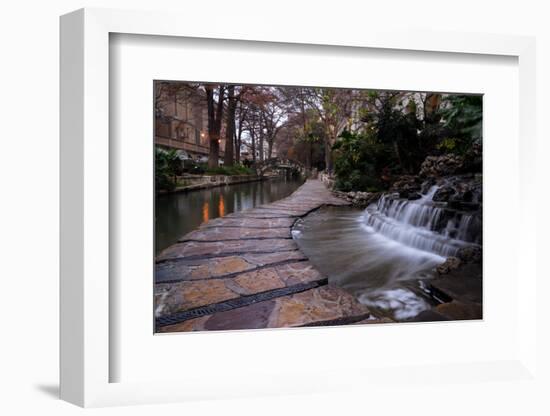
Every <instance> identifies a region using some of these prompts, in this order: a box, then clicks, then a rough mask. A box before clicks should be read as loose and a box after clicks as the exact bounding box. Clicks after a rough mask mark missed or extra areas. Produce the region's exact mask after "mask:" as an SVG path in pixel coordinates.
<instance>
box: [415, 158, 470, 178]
mask: <svg viewBox="0 0 550 416" xmlns="http://www.w3.org/2000/svg"><path fill="white" fill-rule="evenodd" d="M463 166H464V159H463V158H462V157H460V156H458V155H453V154H447V155H442V156H428V157H427V158H426V159H425V160H424V162H422V165H421V166H420V173H419V176H420V177H421V178H428V177H436V178H439V177H443V176H449V175H454V174H456V173H459V172H461V171H462V169H463Z"/></svg>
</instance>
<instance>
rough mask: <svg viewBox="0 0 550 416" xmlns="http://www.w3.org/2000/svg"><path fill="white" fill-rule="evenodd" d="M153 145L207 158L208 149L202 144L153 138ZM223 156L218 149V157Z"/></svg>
mask: <svg viewBox="0 0 550 416" xmlns="http://www.w3.org/2000/svg"><path fill="white" fill-rule="evenodd" d="M155 144H158V145H161V146H166V147H171V148H173V149H179V150H185V151H187V152H193V153H199V154H202V155H205V156H208V154H209V151H210V148H209V147H208V146H204V145H202V144H197V143H193V142H188V141H185V140H181V139H175V138H171V137H163V136H158V135H157V136H155ZM224 154H225V152H224V150H222V149H220V157H222V156H223V155H224Z"/></svg>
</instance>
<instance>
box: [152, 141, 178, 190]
mask: <svg viewBox="0 0 550 416" xmlns="http://www.w3.org/2000/svg"><path fill="white" fill-rule="evenodd" d="M182 172H183V168H182V164H181V160H180V158H179V156H178V153H177V151H176V150H174V149H171V150H164V149H161V148H159V147H157V148H156V149H155V189H156V190H157V191H160V190H164V191H170V190H172V189H174V188H175V186H176V183H177V176H178V175H181V173H182Z"/></svg>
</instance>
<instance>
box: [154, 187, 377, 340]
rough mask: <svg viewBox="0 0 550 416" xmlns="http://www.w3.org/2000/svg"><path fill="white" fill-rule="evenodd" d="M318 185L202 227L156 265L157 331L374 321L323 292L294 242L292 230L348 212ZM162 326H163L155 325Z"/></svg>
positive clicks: (343, 298) (352, 303)
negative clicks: (307, 220) (299, 223)
mask: <svg viewBox="0 0 550 416" xmlns="http://www.w3.org/2000/svg"><path fill="white" fill-rule="evenodd" d="M347 204H348V202H346V201H344V200H341V199H338V198H336V197H334V196H333V195H332V194H331V193H330V192H329V191H328V190H327V189H326V188H325V187H324V185H323V184H322V183H321V182H320V181H317V180H308V181H307V182H306V183H305V184H304V185H302V186H301V187H300V188H299V189H298V190H296V191H295V192H294V193H293V194H292V195H290V196H289V197H287V198H284V199H282V200H280V201H277V202H275V203H272V204H266V205H262V206H260V207H257V208H253V209H249V210H245V211H240V212H237V213H234V214H230V215H228V216H226V217H222V218H216V219H214V220H211V221H209V222H207V223H205V224H202V225H201V226H200V227H199V228H198V229H197V230H195V231H193V232H191V233H189V234H187V235H185V236H183V237H182V238H181V239H180V241H179V242H178V243H176V244H174V245H172V246H170V247H168V248H167V249H166V250H164V251H163V252H162V253H161V254H160V255H159V256H158V257H157V264H156V268H155V279H156V285H155V315H156V317H157V330H158V331H160V332H180V331H198V330H222V329H224V330H227V329H255V328H277V327H292V326H304V325H306V326H307V325H318V324H319V325H340V324H345V323H356V322H360V321H365V320H367V319H369V318H372V316H371V315H370V313H369V311H368V309H367V308H366V307H365V306H363V305H361V304H360V303H358V302H357V301H356V300H355V298H354V297H353V296H352V295H350V294H348V293H347V292H345V291H343V290H341V289H339V288H337V287H334V286H331V285H327V279H326V276H323V275H322V274H321V273H320V272H319V271H318V270H316V269H315V267H314V266H313V265H312V264H311V263H310V262H309V261H308V260H307V258H306V257H305V256H304V254H303V253H302V252H300V251H299V249H298V246H297V245H296V243H295V242H294V241H293V240H292V238H291V228H292V226H293V224H294V222H295V221H296V220H297V219H298V218H300V217H302V216H304V215H307V214H308V213H309V212H311V211H312V210H315V209H317V208H319V207H321V206H323V205H347ZM159 322H160V324H159Z"/></svg>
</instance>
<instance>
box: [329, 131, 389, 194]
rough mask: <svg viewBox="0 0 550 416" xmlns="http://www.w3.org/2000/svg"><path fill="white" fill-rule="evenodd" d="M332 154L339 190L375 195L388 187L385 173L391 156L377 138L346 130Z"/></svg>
mask: <svg viewBox="0 0 550 416" xmlns="http://www.w3.org/2000/svg"><path fill="white" fill-rule="evenodd" d="M333 151H334V171H335V173H336V188H337V189H339V190H341V191H351V190H354V191H369V192H375V191H378V190H381V189H383V188H384V187H385V183H384V181H383V179H382V176H383V175H382V171H383V170H384V165H385V163H386V162H387V161H388V158H389V156H390V155H389V154H388V152H387V149H386V148H385V146H384V145H383V144H381V143H380V142H378V141H377V140H376V138H375V137H374V136H372V135H371V136H369V135H356V134H352V133H350V132H348V131H344V132H343V133H342V134H341V136H340V139H339V140H338V141H337V142H336V144H335V145H334V146H333Z"/></svg>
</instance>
